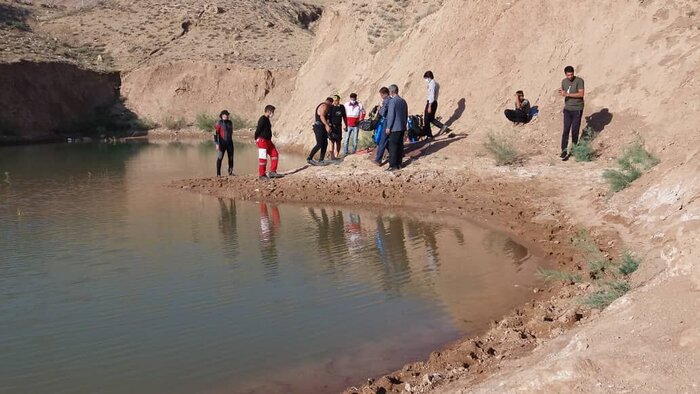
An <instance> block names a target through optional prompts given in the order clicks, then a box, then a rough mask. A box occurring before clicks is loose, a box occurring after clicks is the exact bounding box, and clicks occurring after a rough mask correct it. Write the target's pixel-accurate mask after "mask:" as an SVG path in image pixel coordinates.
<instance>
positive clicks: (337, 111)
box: [328, 105, 347, 142]
mask: <svg viewBox="0 0 700 394" xmlns="http://www.w3.org/2000/svg"><path fill="white" fill-rule="evenodd" d="M346 119H347V118H346V116H345V106H344V105H334V106H332V107H331V111H330V116H329V119H328V121H329V123H330V124H331V129H332V130H331V135H330V136H329V138H330V140H331V141H337V142H340V141H342V140H343V121H346Z"/></svg>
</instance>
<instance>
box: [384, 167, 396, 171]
mask: <svg viewBox="0 0 700 394" xmlns="http://www.w3.org/2000/svg"><path fill="white" fill-rule="evenodd" d="M397 170H398V168H396V167H389V168H387V169H386V170H385V171H389V172H393V171H397Z"/></svg>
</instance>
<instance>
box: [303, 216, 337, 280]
mask: <svg viewBox="0 0 700 394" xmlns="http://www.w3.org/2000/svg"><path fill="white" fill-rule="evenodd" d="M308 211H309V216H310V217H311V220H313V222H314V223H315V224H316V245H317V247H318V252H319V258H320V260H321V263H322V264H323V265H325V266H326V268H330V269H335V268H337V267H336V265H337V264H338V261H342V260H338V259H337V257H338V256H336V252H335V251H337V250H342V249H339V246H340V245H344V244H345V238H344V233H343V225H344V222H343V213H342V211H336V210H333V211H332V212H331V214H330V217H329V215H328V213H327V212H326V209H325V208H320V209H319V213H316V209H314V208H309V209H308Z"/></svg>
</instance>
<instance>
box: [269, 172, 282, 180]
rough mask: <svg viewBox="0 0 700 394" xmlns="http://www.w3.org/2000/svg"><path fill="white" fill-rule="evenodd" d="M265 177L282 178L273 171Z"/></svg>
mask: <svg viewBox="0 0 700 394" xmlns="http://www.w3.org/2000/svg"><path fill="white" fill-rule="evenodd" d="M267 177H268V178H282V175H280V174H278V173H276V172H274V171H270V172H268V173H267Z"/></svg>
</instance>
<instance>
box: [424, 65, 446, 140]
mask: <svg viewBox="0 0 700 394" xmlns="http://www.w3.org/2000/svg"><path fill="white" fill-rule="evenodd" d="M423 78H425V82H426V83H427V84H428V101H427V102H426V104H425V113H424V114H423V120H424V121H425V123H424V124H423V134H425V135H426V136H427V137H428V138H433V129H432V127H431V125H435V126H437V127H439V128H440V131H439V132H438V135H440V134H441V133H444V132H445V131H447V126H445V125H444V124H442V123H441V122H440V121H438V120H437V119H435V113H436V112H437V108H438V96H439V95H440V84H439V83H437V81H436V80H435V77H434V76H433V72H432V71H426V72H425V74H423Z"/></svg>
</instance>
